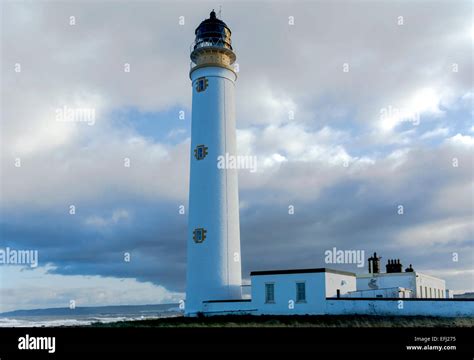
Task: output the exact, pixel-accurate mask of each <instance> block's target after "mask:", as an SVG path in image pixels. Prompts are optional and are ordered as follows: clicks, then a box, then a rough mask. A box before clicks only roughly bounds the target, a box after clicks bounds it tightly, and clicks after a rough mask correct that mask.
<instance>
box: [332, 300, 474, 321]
mask: <svg viewBox="0 0 474 360" xmlns="http://www.w3.org/2000/svg"><path fill="white" fill-rule="evenodd" d="M326 313H327V314H328V315H352V314H357V315H395V316H403V315H406V316H416V315H419V316H447V317H455V316H469V317H473V316H474V301H469V300H422V299H420V300H418V299H400V300H398V299H397V300H385V299H383V300H375V299H373V300H372V299H370V300H365V299H349V298H346V299H327V301H326Z"/></svg>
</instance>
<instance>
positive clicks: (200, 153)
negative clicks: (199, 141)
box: [194, 145, 207, 160]
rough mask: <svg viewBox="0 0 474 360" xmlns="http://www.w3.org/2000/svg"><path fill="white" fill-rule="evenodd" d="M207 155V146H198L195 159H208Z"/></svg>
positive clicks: (195, 150)
mask: <svg viewBox="0 0 474 360" xmlns="http://www.w3.org/2000/svg"><path fill="white" fill-rule="evenodd" d="M206 155H207V146H205V145H198V146H196V148H195V149H194V157H195V158H196V160H202V159H204V158H205V157H206Z"/></svg>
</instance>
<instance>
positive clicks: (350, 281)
mask: <svg viewBox="0 0 474 360" xmlns="http://www.w3.org/2000/svg"><path fill="white" fill-rule="evenodd" d="M337 290H340V294H341V296H342V295H345V294H347V293H348V292H350V291H355V290H356V277H355V276H348V275H343V274H334V273H330V272H327V273H326V297H336V296H337Z"/></svg>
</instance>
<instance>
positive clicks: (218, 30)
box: [194, 10, 231, 37]
mask: <svg viewBox="0 0 474 360" xmlns="http://www.w3.org/2000/svg"><path fill="white" fill-rule="evenodd" d="M224 29H227V30H228V32H229V35H230V33H231V31H230V29H229V27H228V26H227V25H226V23H225V22H223V21H222V20H220V19H218V18H217V17H216V12H215V11H214V10H212V11H211V14H210V17H209V19H206V20H204V21H203V22H201V24H199V26H198V27H197V28H196V30H195V31H194V34H196V37H198V36H199V37H204V36H205V37H214V36H222V35H223V34H225V30H224Z"/></svg>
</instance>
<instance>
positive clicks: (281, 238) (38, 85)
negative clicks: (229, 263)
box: [0, 1, 474, 311]
mask: <svg viewBox="0 0 474 360" xmlns="http://www.w3.org/2000/svg"><path fill="white" fill-rule="evenodd" d="M2 7H3V13H4V18H3V20H4V21H3V23H2V32H3V36H2V45H3V50H4V51H3V52H2V63H3V64H4V65H3V67H2V89H3V91H2V95H1V97H2V113H1V145H0V149H1V153H0V159H1V180H2V181H1V184H0V195H1V203H0V214H1V217H0V248H5V247H10V248H14V249H31V250H37V251H38V253H39V266H38V267H37V268H34V269H31V268H29V267H28V266H26V267H25V266H19V265H18V266H13V265H8V266H7V265H0V311H7V310H13V309H18V308H38V307H54V306H68V304H69V301H70V300H75V301H76V303H77V305H78V306H88V305H89V306H100V305H111V304H146V303H160V302H171V301H179V300H181V299H183V298H184V288H185V269H186V258H185V253H186V252H185V244H186V238H185V236H186V226H187V214H186V209H187V198H188V193H187V192H188V181H189V180H188V178H189V143H190V135H191V134H190V128H191V120H192V119H191V112H190V110H191V85H190V81H189V76H188V75H189V44H190V43H191V42H192V41H193V36H194V29H195V27H196V26H197V25H198V24H199V22H200V21H202V20H203V19H204V18H206V17H207V16H208V13H209V11H210V10H211V9H212V8H216V9H217V8H218V5H216V4H215V3H205V2H199V3H194V2H180V3H178V4H173V3H170V2H159V1H156V2H154V1H151V2H133V3H132V2H130V3H123V2H114V1H110V2H107V1H105V2H100V3H89V2H87V3H86V2H68V3H57V2H36V3H21V2H8V3H2ZM471 10H472V4H471V3H470V2H459V3H458V5H457V6H452V5H451V3H449V2H437V3H430V4H429V7H428V6H426V3H425V2H414V3H410V2H405V1H394V2H381V3H377V4H375V3H372V2H363V1H362V2H360V1H357V2H354V1H338V2H325V1H322V2H295V3H287V2H278V3H277V4H270V3H268V2H254V3H249V2H239V1H236V2H224V3H223V11H222V17H223V20H224V21H226V23H227V24H228V25H229V26H230V28H231V29H232V32H233V46H234V48H235V51H236V53H237V61H238V63H239V67H240V71H239V77H238V80H237V83H236V113H237V127H238V152H239V153H241V154H246V155H254V156H257V160H258V170H257V172H255V173H251V172H249V171H248V170H241V171H240V172H239V189H240V208H241V209H240V211H241V242H242V265H243V274H244V278H245V279H244V280H246V281H247V280H248V274H249V272H250V271H251V270H263V269H278V268H293V267H321V266H327V264H325V263H324V251H325V250H327V249H332V248H333V247H336V248H338V249H342V250H351V249H361V250H365V252H366V254H369V253H371V252H373V251H377V252H378V253H379V254H381V255H382V256H383V257H384V258H383V260H382V262H383V263H385V260H386V259H388V258H400V259H401V260H402V263H403V265H404V266H408V264H410V263H411V264H413V267H414V268H415V270H417V271H421V272H424V273H427V274H431V275H434V276H439V277H441V278H444V279H446V281H447V286H448V287H449V288H451V289H454V290H457V291H459V292H463V291H473V290H474V287H473V272H474V270H473V263H474V252H473V225H472V215H473V214H472V212H473V192H472V191H473V188H472V186H473V176H472V175H473V173H472V171H473V170H472V164H473V161H474V159H473V155H472V154H473V147H474V127H473V122H472V115H473V99H474V97H473V96H474V95H473V87H472V76H473V73H472V64H473V61H472V60H473V59H472V45H473V38H474V33H473V25H472V24H473V19H472V17H471V15H470V14H471V13H472V12H471ZM261 14H265V16H263V17H262V16H261ZM71 16H74V17H75V21H76V23H75V25H70V17H71ZM181 16H184V19H185V23H184V25H180V23H179V19H180V17H181ZM290 16H293V17H294V19H295V23H294V25H289V23H288V18H289V17H290ZM400 16H402V17H403V24H399V21H400ZM345 63H347V64H349V69H350V70H349V72H344V71H343V65H344V64H345ZM17 64H20V65H21V72H15V71H14V70H15V66H16V65H17ZM125 64H130V67H131V71H130V72H124V65H125ZM454 68H456V69H457V71H453V69H454ZM6 89H8V91H7V90H6ZM64 106H67V107H69V108H75V109H82V108H86V109H94V110H95V112H96V118H95V122H94V124H93V125H88V124H86V123H80V122H59V121H56V119H55V112H56V110H57V109H62V108H63V107H64ZM389 109H391V110H389ZM390 111H391V113H390V114H389V116H382V114H386V113H387V112H390ZM289 112H292V113H293V114H294V117H291V118H290V117H289ZM180 114H184V119H181V118H180ZM413 116H419V120H420V121H419V124H415V123H414V122H413V121H410V119H411V118H412V117H413ZM18 159H20V160H21V167H15V166H14V164H15V161H16V160H18ZM453 161H456V163H457V165H458V166H453ZM126 162H128V163H129V165H130V166H125V165H124V164H125V163H126ZM344 164H346V165H344ZM399 205H403V207H404V214H403V215H398V214H397V207H398V206H399ZM70 206H74V207H75V210H76V211H75V214H74V215H71V214H70ZM181 206H184V209H185V213H184V214H181V213H180V211H179V210H180V207H181ZM289 206H294V208H295V213H294V214H292V215H290V214H289V213H288V207H289ZM125 254H130V261H125V260H124V256H125ZM453 254H458V261H453ZM367 256H368V255H367ZM333 266H334V267H335V266H336V265H333ZM337 267H338V268H342V269H345V270H350V271H355V272H359V271H367V269H366V268H363V269H360V268H357V267H356V265H337Z"/></svg>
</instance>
